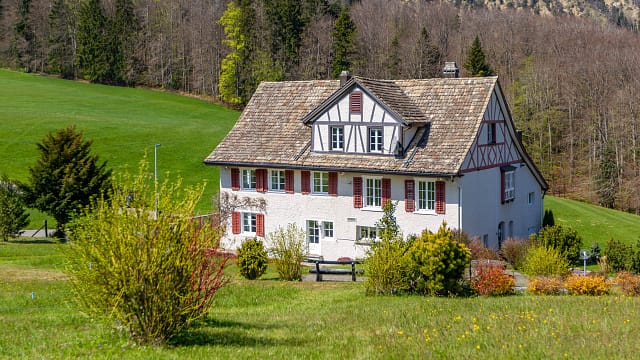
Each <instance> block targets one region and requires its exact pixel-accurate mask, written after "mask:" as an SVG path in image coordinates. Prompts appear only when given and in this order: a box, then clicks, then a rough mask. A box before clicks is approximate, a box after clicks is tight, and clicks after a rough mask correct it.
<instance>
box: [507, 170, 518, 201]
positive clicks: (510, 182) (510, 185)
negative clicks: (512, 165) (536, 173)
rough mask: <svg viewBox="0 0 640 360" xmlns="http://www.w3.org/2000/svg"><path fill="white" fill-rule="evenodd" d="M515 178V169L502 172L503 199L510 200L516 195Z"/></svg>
mask: <svg viewBox="0 0 640 360" xmlns="http://www.w3.org/2000/svg"><path fill="white" fill-rule="evenodd" d="M515 178H516V172H515V170H510V171H505V172H504V201H511V200H513V199H515V197H516V184H515Z"/></svg>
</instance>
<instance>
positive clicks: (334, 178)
mask: <svg viewBox="0 0 640 360" xmlns="http://www.w3.org/2000/svg"><path fill="white" fill-rule="evenodd" d="M329 195H330V196H338V173H337V172H333V171H332V172H329Z"/></svg>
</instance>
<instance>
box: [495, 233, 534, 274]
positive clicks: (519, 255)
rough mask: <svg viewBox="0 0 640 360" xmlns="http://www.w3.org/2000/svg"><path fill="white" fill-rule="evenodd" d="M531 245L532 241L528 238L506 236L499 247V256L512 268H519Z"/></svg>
mask: <svg viewBox="0 0 640 360" xmlns="http://www.w3.org/2000/svg"><path fill="white" fill-rule="evenodd" d="M531 245H532V241H531V240H529V239H514V238H508V239H507V240H506V241H505V242H503V243H502V246H501V247H500V256H501V257H502V258H503V259H504V260H505V261H506V262H507V263H509V264H511V266H513V268H514V269H516V270H520V269H522V265H523V264H524V260H525V256H526V254H527V251H528V249H529V248H530V247H531Z"/></svg>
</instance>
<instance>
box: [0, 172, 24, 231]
mask: <svg viewBox="0 0 640 360" xmlns="http://www.w3.org/2000/svg"><path fill="white" fill-rule="evenodd" d="M27 225H29V214H28V213H27V211H26V208H25V204H24V201H23V199H22V196H21V194H20V190H19V189H18V186H17V185H16V184H15V183H14V182H13V181H11V180H10V179H9V177H7V176H6V175H3V176H2V178H0V238H2V239H3V240H4V241H8V240H9V238H10V237H15V236H17V235H18V233H19V232H20V230H22V229H24V228H25V227H26V226H27Z"/></svg>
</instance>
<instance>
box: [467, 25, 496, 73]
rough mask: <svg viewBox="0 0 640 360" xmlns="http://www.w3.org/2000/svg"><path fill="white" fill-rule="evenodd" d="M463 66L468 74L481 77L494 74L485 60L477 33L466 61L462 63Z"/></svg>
mask: <svg viewBox="0 0 640 360" xmlns="http://www.w3.org/2000/svg"><path fill="white" fill-rule="evenodd" d="M464 68H465V69H466V70H467V75H468V76H473V77H483V76H493V75H494V72H493V69H492V68H491V66H490V65H489V64H488V63H487V62H486V59H485V57H484V51H483V50H482V45H481V44H480V38H479V37H478V36H477V35H476V38H475V39H474V40H473V44H471V48H470V49H469V56H468V57H467V61H466V62H465V63H464Z"/></svg>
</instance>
